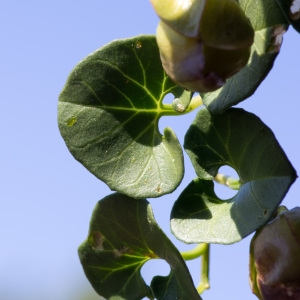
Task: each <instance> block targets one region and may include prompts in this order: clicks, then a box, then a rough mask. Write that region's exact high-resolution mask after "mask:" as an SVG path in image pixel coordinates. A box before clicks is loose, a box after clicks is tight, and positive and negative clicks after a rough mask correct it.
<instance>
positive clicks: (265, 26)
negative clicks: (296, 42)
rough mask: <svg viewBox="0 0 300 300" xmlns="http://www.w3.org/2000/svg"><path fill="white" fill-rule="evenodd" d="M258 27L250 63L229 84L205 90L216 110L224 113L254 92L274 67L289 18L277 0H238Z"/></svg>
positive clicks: (205, 99)
mask: <svg viewBox="0 0 300 300" xmlns="http://www.w3.org/2000/svg"><path fill="white" fill-rule="evenodd" d="M239 3H240V6H241V8H242V9H243V10H244V12H245V14H246V16H247V17H248V18H249V19H250V21H251V23H252V26H253V29H254V31H255V37H254V43H253V45H252V48H251V56H250V59H249V61H248V64H247V65H246V66H245V67H244V68H243V69H242V70H241V71H240V72H238V73H237V74H236V75H234V76H232V77H231V78H229V79H228V80H227V81H226V84H225V85H224V86H223V87H222V88H220V89H218V90H216V91H214V92H209V93H205V94H202V98H203V103H204V104H205V106H207V108H208V109H209V110H210V111H211V112H213V113H222V112H224V111H225V110H226V109H228V108H229V107H231V106H233V105H235V104H237V103H239V102H241V101H243V100H245V99H246V98H248V97H249V96H251V95H252V94H253V93H254V92H255V90H256V88H257V87H258V86H259V84H260V83H261V82H262V81H263V80H264V79H265V77H266V75H267V74H268V73H269V71H270V70H271V69H272V67H273V63H274V60H275V58H276V56H277V54H278V52H279V50H280V46H281V43H282V36H283V34H284V33H285V32H286V30H287V28H288V22H287V20H286V18H285V16H284V15H283V13H282V11H281V9H280V7H279V6H278V4H277V2H276V1H274V0H259V1H256V0H239Z"/></svg>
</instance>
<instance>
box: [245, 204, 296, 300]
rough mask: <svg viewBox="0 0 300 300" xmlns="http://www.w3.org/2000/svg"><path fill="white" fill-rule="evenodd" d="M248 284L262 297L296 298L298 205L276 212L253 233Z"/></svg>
mask: <svg viewBox="0 0 300 300" xmlns="http://www.w3.org/2000/svg"><path fill="white" fill-rule="evenodd" d="M250 285H251V288H252V291H253V293H254V294H255V295H256V296H257V297H258V298H259V299H262V300H299V299H300V207H296V208H294V209H292V210H290V211H286V212H283V213H281V214H279V215H278V216H277V217H276V218H275V219H274V220H272V221H271V222H270V223H268V224H267V225H266V226H264V227H263V228H262V229H261V230H259V231H258V232H257V233H256V234H255V235H254V237H253V239H252V241H251V246H250Z"/></svg>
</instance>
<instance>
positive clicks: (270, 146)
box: [171, 109, 296, 243]
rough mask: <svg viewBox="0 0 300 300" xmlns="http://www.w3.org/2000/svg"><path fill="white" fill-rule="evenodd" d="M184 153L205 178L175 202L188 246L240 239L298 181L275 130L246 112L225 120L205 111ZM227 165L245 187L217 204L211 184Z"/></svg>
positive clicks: (175, 227) (176, 227) (175, 218)
mask: <svg viewBox="0 0 300 300" xmlns="http://www.w3.org/2000/svg"><path fill="white" fill-rule="evenodd" d="M185 149H186V151H187V153H188V155H189V156H190V158H191V161H192V163H193V166H194V168H195V170H196V173H197V175H198V176H199V178H200V179H198V180H195V181H193V182H192V183H191V184H190V185H189V186H188V187H187V188H186V189H185V190H184V191H183V193H182V194H181V195H180V197H179V198H178V200H177V201H176V202H175V205H174V207H173V210H172V213H171V227H172V231H173V233H174V234H175V235H176V237H177V238H179V239H180V240H183V241H185V242H187V243H200V242H206V243H233V242H237V241H239V240H241V239H242V238H243V237H245V236H247V235H248V234H250V233H252V232H253V231H255V230H256V229H257V228H258V227H260V226H262V225H263V224H265V223H266V222H267V221H268V220H269V219H270V217H271V216H272V214H273V212H274V211H275V209H276V207H277V206H278V205H279V204H280V202H281V201H282V199H283V197H284V196H285V194H286V192H287V191H288V189H289V187H290V185H291V184H292V183H293V182H294V180H295V178H296V173H295V170H294V168H293V167H292V165H291V163H290V162H289V160H288V159H287V157H286V155H285V153H284V152H283V150H282V148H281V147H280V145H279V144H278V142H277V140H276V138H275V136H274V134H273V133H272V131H271V130H270V129H269V128H268V127H267V126H266V125H265V124H264V123H263V122H262V121H261V120H260V119H259V118H258V117H256V116H255V115H253V114H251V113H248V112H246V111H244V110H242V109H229V110H228V111H226V112H225V113H224V114H222V115H213V114H211V113H210V112H209V111H208V110H207V109H203V110H201V111H200V112H199V113H198V115H197V117H196V119H195V121H194V122H193V123H192V125H191V127H190V128H189V130H188V132H187V134H186V137H185ZM224 165H228V166H231V167H232V168H234V169H235V170H236V172H237V173H238V175H239V178H240V183H241V187H240V190H239V191H238V193H237V194H236V195H235V196H234V197H233V198H232V199H228V200H226V201H223V200H220V199H218V197H217V196H216V195H215V193H214V184H213V182H212V181H210V180H212V179H213V178H214V177H215V176H216V174H217V172H218V169H219V168H220V167H221V166H224ZM202 179H203V180H202Z"/></svg>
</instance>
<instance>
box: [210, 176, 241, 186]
mask: <svg viewBox="0 0 300 300" xmlns="http://www.w3.org/2000/svg"><path fill="white" fill-rule="evenodd" d="M214 180H215V181H216V182H218V183H220V184H223V185H226V186H228V187H229V188H231V189H233V190H239V189H240V187H241V182H240V180H239V179H236V178H233V177H230V176H228V175H224V174H221V173H218V174H217V175H216V177H215V178H214Z"/></svg>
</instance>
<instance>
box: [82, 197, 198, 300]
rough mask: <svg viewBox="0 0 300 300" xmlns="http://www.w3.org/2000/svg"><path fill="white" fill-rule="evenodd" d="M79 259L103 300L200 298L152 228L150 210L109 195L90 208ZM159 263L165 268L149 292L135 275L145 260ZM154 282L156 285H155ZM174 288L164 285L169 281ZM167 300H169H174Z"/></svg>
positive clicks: (182, 266)
mask: <svg viewBox="0 0 300 300" xmlns="http://www.w3.org/2000/svg"><path fill="white" fill-rule="evenodd" d="M78 251H79V257H80V260H81V263H82V266H83V269H84V271H85V274H86V276H87V278H88V279H89V281H90V283H91V284H92V286H93V287H94V289H95V290H96V291H97V293H99V295H101V296H104V297H105V298H110V297H113V296H119V297H123V298H124V299H142V298H143V297H146V296H148V297H150V298H152V297H153V295H154V296H155V297H156V299H161V300H163V299H171V298H170V297H171V296H176V297H177V298H183V299H201V298H200V296H199V295H198V294H197V291H196V289H195V287H194V285H193V281H192V279H191V276H190V274H189V272H188V269H187V267H186V265H185V263H184V260H183V259H182V257H181V255H180V253H179V252H178V250H177V249H176V248H175V246H173V244H172V243H171V241H170V240H169V239H168V238H167V237H166V236H165V234H164V233H163V232H162V230H161V229H160V228H159V226H158V225H157V223H156V221H155V219H154V216H153V212H152V209H151V206H150V204H149V202H148V201H146V200H144V199H140V200H136V199H133V198H130V197H127V196H125V195H122V194H118V193H116V194H112V195H110V196H107V197H105V198H104V199H102V200H101V201H99V202H98V204H97V206H96V207H95V209H94V212H93V215H92V219H91V223H90V229H89V235H88V238H87V240H86V241H85V242H84V243H83V244H82V245H81V246H80V247H79V250H78ZM155 258H162V259H165V260H166V261H167V262H168V263H169V264H170V266H171V273H170V275H169V276H167V277H165V279H166V283H162V282H161V280H159V278H160V277H158V279H157V278H156V279H155V280H154V281H153V283H151V288H150V287H149V286H147V285H146V283H145V282H144V280H143V278H142V277H141V274H140V270H141V267H142V266H143V264H144V263H145V262H147V261H148V260H149V259H155ZM157 280H158V281H157ZM174 280H175V282H176V283H177V284H176V285H175V286H173V285H172V286H170V285H169V282H173V281H174ZM176 297H175V298H173V299H176Z"/></svg>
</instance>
